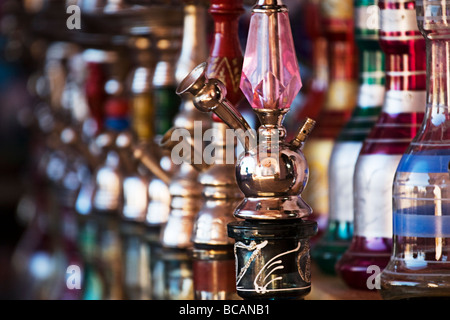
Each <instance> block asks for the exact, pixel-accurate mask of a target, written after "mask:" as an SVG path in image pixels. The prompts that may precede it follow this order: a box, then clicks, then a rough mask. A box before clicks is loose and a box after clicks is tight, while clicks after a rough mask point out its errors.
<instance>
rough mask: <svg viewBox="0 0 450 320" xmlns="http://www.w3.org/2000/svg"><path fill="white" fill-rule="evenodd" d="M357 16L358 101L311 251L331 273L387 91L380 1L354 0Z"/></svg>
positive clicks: (335, 154)
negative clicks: (324, 220)
mask: <svg viewBox="0 0 450 320" xmlns="http://www.w3.org/2000/svg"><path fill="white" fill-rule="evenodd" d="M354 19H355V39H356V44H357V45H358V49H359V50H358V55H359V58H358V60H359V92H358V102H357V105H356V108H355V110H354V112H353V114H352V117H351V118H350V120H349V121H348V122H347V124H346V125H345V126H344V128H343V129H342V130H341V132H340V133H339V135H338V137H337V139H336V143H335V145H334V147H333V150H332V153H331V158H330V163H329V171H328V176H329V182H328V184H329V213H328V214H329V216H328V226H327V229H326V231H325V233H324V234H323V236H322V238H321V239H320V240H319V241H318V242H317V244H316V246H315V247H314V251H313V255H312V257H313V259H314V261H315V262H316V263H317V265H318V266H319V268H320V269H321V270H322V271H324V272H326V273H329V274H335V265H336V262H337V260H339V258H340V257H341V255H342V254H343V253H344V252H345V250H347V249H348V247H349V246H350V242H351V240H352V236H353V173H354V171H355V165H356V160H357V159H358V155H359V152H360V150H361V147H362V145H363V141H364V139H365V138H366V137H367V135H368V134H369V132H370V130H371V128H372V127H373V126H374V124H375V122H376V121H377V119H378V116H379V113H380V111H381V107H382V105H383V101H384V93H385V85H384V54H383V52H382V51H381V48H380V45H379V42H378V29H379V25H378V24H379V23H378V21H379V19H378V6H377V1H374V0H373V1H366V0H363V1H359V0H357V1H355V17H354Z"/></svg>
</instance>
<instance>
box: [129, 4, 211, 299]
mask: <svg viewBox="0 0 450 320" xmlns="http://www.w3.org/2000/svg"><path fill="white" fill-rule="evenodd" d="M177 8H178V7H177ZM181 8H182V9H183V11H184V26H185V28H184V30H183V46H182V50H181V52H180V57H179V59H178V62H177V65H176V70H173V69H168V68H166V69H165V70H166V71H167V70H173V71H174V72H175V76H176V78H177V80H178V79H182V78H183V77H184V76H185V75H186V74H187V73H188V70H190V69H187V68H192V66H195V65H196V64H198V63H199V62H200V61H204V59H205V58H206V57H207V47H206V34H205V30H206V26H205V23H206V21H205V18H206V7H205V5H204V2H203V1H199V2H197V1H195V2H192V1H186V2H185V3H184V7H180V9H181ZM161 18H162V16H160V17H159V19H160V20H161ZM158 21H159V20H158ZM161 23H163V21H162V20H161V21H160V24H161ZM165 79H167V77H165ZM154 80H156V72H155V77H154ZM156 81H158V80H156ZM157 83H158V82H157ZM153 84H155V82H153ZM173 92H175V90H173ZM167 101H172V100H167ZM157 107H159V108H174V107H177V108H178V107H179V108H180V110H179V112H178V113H177V115H176V116H175V118H174V119H173V124H174V128H178V129H183V130H187V132H190V133H191V136H193V135H194V130H195V129H196V128H195V126H194V125H195V123H196V122H197V123H200V129H201V131H202V132H203V131H204V130H206V129H207V128H208V127H209V126H210V122H211V120H210V118H209V117H208V115H206V114H203V113H201V112H199V111H198V110H197V109H196V108H195V107H194V105H193V102H192V99H183V100H182V103H181V105H179V104H177V105H174V104H173V102H172V105H170V106H167V105H160V106H157ZM170 131H171V130H170ZM159 133H161V132H159ZM156 140H160V138H159V137H158V138H157V139H156ZM163 140H164V138H163ZM202 143H203V142H201V145H202ZM163 145H164V143H163ZM165 148H167V149H170V146H164V148H162V147H160V146H159V145H158V144H157V143H147V144H142V143H136V142H132V143H131V144H130V148H129V150H130V153H131V154H132V155H133V157H135V158H136V159H137V160H139V161H140V163H142V164H143V165H144V166H145V167H146V168H147V169H148V170H149V171H150V172H151V173H152V179H151V182H150V185H149V194H150V197H152V199H150V202H149V206H148V211H147V212H148V214H147V223H148V225H149V226H150V227H151V228H153V227H157V228H153V231H152V232H148V233H147V234H146V237H147V239H148V246H149V248H150V250H151V251H152V252H153V253H152V256H153V257H152V258H151V260H152V261H151V264H152V267H151V268H152V272H151V277H152V279H151V281H152V287H153V289H152V298H153V299H168V300H179V299H193V296H194V294H193V284H192V282H193V280H192V257H191V254H190V249H191V247H192V241H191V235H192V229H193V225H194V219H195V217H196V215H197V213H198V211H199V210H200V208H201V206H202V198H201V192H202V186H201V185H200V183H199V182H198V172H197V170H196V169H195V168H194V167H192V166H191V165H189V164H187V163H183V162H182V163H180V164H176V165H175V164H174V163H173V162H172V160H171V158H170V153H169V154H168V153H167V151H165V150H164V149H165ZM194 152H195V151H194ZM157 154H160V155H161V157H158V156H156V155H157ZM167 164H169V165H167ZM161 186H164V187H165V188H167V189H168V192H166V193H165V194H164V192H161ZM167 189H166V190H167ZM167 195H169V199H167ZM164 196H165V197H166V199H163V197H164ZM155 197H156V198H155ZM167 200H169V201H170V207H169V208H168V209H169V210H168V211H169V212H168V214H167V215H165V218H164V217H158V216H159V215H161V210H160V208H162V207H164V210H163V211H164V212H167ZM162 218H164V219H162ZM152 226H153V227H152Z"/></svg>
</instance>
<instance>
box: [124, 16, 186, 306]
mask: <svg viewBox="0 0 450 320" xmlns="http://www.w3.org/2000/svg"><path fill="white" fill-rule="evenodd" d="M144 8H145V10H147V12H148V14H147V16H146V18H145V23H142V24H140V26H139V28H136V27H134V28H133V29H134V30H132V31H131V32H132V33H133V37H132V38H131V41H130V42H131V43H132V45H131V46H132V52H133V55H134V56H135V58H136V65H135V67H134V69H133V71H132V73H131V81H130V82H131V83H130V89H129V95H130V101H131V108H132V121H131V122H132V130H131V131H129V132H124V133H122V134H120V135H119V136H118V138H117V140H116V144H117V146H118V147H119V148H120V149H121V152H122V153H123V154H124V156H127V157H129V153H130V152H131V150H132V149H133V148H136V150H144V149H146V150H148V151H151V153H152V154H149V153H146V155H147V156H151V157H152V159H153V160H152V161H154V163H153V164H151V165H150V168H145V166H144V165H143V163H144V164H145V163H147V164H148V162H146V161H145V160H144V161H137V159H135V158H133V157H132V162H133V163H134V165H133V169H132V170H130V171H129V173H128V175H127V176H126V177H125V178H124V184H123V189H124V207H123V216H124V219H125V220H126V221H125V222H124V223H123V232H122V241H123V244H124V246H125V247H124V254H125V264H126V265H125V270H124V272H125V274H124V276H125V279H124V285H125V290H126V292H128V294H127V297H126V298H127V299H133V300H136V299H164V288H165V286H164V283H163V282H162V281H163V280H164V278H163V275H162V274H160V273H159V270H163V269H161V268H160V267H159V266H160V264H161V262H160V261H161V257H160V250H161V249H160V241H159V235H160V233H161V228H162V225H163V224H164V223H166V222H167V219H168V215H169V210H170V208H169V205H170V200H171V197H170V194H169V193H170V191H169V188H168V186H167V184H168V183H170V175H171V174H174V172H176V171H177V170H178V168H176V166H175V165H174V164H173V163H171V161H170V158H169V157H168V156H167V154H165V153H164V150H162V149H161V148H159V146H158V145H157V141H159V140H160V135H161V134H162V132H163V131H164V130H166V129H167V125H168V124H171V123H172V122H173V117H174V113H176V112H177V111H178V108H179V98H178V97H176V94H175V85H176V83H175V78H174V77H175V74H174V73H175V72H174V65H175V63H176V58H177V55H178V53H179V49H180V41H181V37H180V30H181V21H182V11H181V10H180V8H179V7H148V8H147V7H144ZM174 10H175V11H174ZM169 14H170V17H171V18H170V19H167V18H165V20H163V19H161V18H162V17H166V16H168V15H169ZM143 22H144V21H143ZM130 23H131V24H134V25H136V22H130ZM151 48H153V50H151ZM156 56H158V60H157V61H156V59H155V58H156ZM155 62H156V66H155ZM174 95H175V97H174ZM130 134H131V135H130ZM155 134H156V135H155ZM138 152H139V151H138ZM141 160H143V159H141ZM147 160H148V158H147ZM158 161H159V163H158ZM142 162H143V163H142ZM161 164H162V166H163V167H162V168H160V167H159V165H161ZM164 164H165V166H164ZM149 169H150V170H149ZM155 171H156V173H155Z"/></svg>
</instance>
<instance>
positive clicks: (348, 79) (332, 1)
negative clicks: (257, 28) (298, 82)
mask: <svg viewBox="0 0 450 320" xmlns="http://www.w3.org/2000/svg"><path fill="white" fill-rule="evenodd" d="M353 2H354V1H353V0H323V1H320V10H321V14H320V18H321V22H322V32H323V36H324V37H325V39H326V41H327V46H326V47H327V57H328V89H327V93H326V98H325V102H324V105H323V106H322V107H321V111H320V114H319V116H318V118H317V119H318V120H317V129H316V130H315V131H314V133H313V134H312V136H311V140H310V142H309V143H308V144H307V145H306V146H305V150H304V154H305V156H306V158H307V159H308V163H309V166H310V169H311V170H310V180H309V187H308V188H307V189H306V190H305V192H304V198H305V200H306V201H307V202H308V203H310V204H311V206H312V207H313V208H314V213H313V215H312V216H311V219H314V220H315V221H317V223H318V226H319V232H318V236H317V237H316V238H315V239H313V242H315V241H316V239H317V238H318V237H320V236H321V235H322V234H323V233H324V232H325V230H326V228H327V221H328V211H329V188H330V187H329V183H328V180H329V170H330V169H329V164H330V158H331V153H332V150H333V147H334V145H335V142H336V139H337V137H338V136H339V133H340V132H341V130H342V129H343V127H344V126H345V125H346V124H347V122H348V121H349V120H350V117H351V114H352V112H353V111H354V109H355V107H356V104H357V95H358V83H357V59H356V57H357V54H356V45H355V39H354V27H353V26H354V17H353V12H354V6H353Z"/></svg>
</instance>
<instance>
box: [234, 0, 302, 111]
mask: <svg viewBox="0 0 450 320" xmlns="http://www.w3.org/2000/svg"><path fill="white" fill-rule="evenodd" d="M248 34H249V36H248V39H247V48H246V51H245V56H244V63H243V68H242V77H241V83H240V88H241V90H242V92H243V93H244V95H245V97H246V98H247V100H248V101H249V103H250V105H251V106H252V108H254V109H270V110H276V109H288V108H289V107H290V106H291V104H292V101H293V100H294V98H295V96H296V95H297V94H298V92H299V91H300V89H301V87H302V80H301V78H300V72H299V67H298V62H297V56H296V53H295V48H294V41H293V39H292V32H291V25H290V22H289V14H288V9H287V7H286V6H285V5H284V4H283V3H282V1H281V0H259V1H258V3H257V4H256V5H255V6H254V7H253V9H252V17H251V20H250V27H249V33H248Z"/></svg>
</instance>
